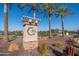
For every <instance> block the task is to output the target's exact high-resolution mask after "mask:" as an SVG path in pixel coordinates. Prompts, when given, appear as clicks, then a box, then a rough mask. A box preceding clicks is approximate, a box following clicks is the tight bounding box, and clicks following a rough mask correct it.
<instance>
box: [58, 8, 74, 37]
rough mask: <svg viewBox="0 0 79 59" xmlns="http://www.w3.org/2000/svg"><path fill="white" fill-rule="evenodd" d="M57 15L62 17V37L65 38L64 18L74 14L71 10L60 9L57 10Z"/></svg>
mask: <svg viewBox="0 0 79 59" xmlns="http://www.w3.org/2000/svg"><path fill="white" fill-rule="evenodd" d="M57 13H58V14H59V15H60V16H61V22H62V37H64V16H66V15H72V14H73V12H72V11H71V10H70V9H69V8H65V7H59V8H58V9H57Z"/></svg>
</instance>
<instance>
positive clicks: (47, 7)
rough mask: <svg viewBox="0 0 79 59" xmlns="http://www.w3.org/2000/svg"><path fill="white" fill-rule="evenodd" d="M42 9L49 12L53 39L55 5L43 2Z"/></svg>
mask: <svg viewBox="0 0 79 59" xmlns="http://www.w3.org/2000/svg"><path fill="white" fill-rule="evenodd" d="M41 7H42V8H41V9H43V10H44V11H46V12H47V13H48V18H49V19H48V21H49V23H48V24H49V39H51V16H52V15H54V12H55V5H54V4H51V3H50V4H49V3H46V4H41Z"/></svg>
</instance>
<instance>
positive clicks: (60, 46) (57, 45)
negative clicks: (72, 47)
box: [53, 42, 63, 48]
mask: <svg viewBox="0 0 79 59" xmlns="http://www.w3.org/2000/svg"><path fill="white" fill-rule="evenodd" d="M53 46H54V47H57V48H62V47H63V44H62V43H60V42H57V43H55V44H53Z"/></svg>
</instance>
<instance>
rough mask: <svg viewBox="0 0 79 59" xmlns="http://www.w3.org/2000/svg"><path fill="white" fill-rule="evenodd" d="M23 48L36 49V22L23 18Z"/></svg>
mask: <svg viewBox="0 0 79 59" xmlns="http://www.w3.org/2000/svg"><path fill="white" fill-rule="evenodd" d="M23 22H24V24H23V26H24V30H23V47H24V50H29V49H34V48H37V47H38V35H37V34H38V32H37V20H35V19H32V18H28V17H23Z"/></svg>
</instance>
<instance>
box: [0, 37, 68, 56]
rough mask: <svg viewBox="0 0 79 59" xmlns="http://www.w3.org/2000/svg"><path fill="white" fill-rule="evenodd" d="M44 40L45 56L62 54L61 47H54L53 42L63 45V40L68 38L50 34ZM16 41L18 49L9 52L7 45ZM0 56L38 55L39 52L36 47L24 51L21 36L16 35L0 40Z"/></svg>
mask: <svg viewBox="0 0 79 59" xmlns="http://www.w3.org/2000/svg"><path fill="white" fill-rule="evenodd" d="M45 39H46V40H45V41H47V45H48V52H47V54H46V56H63V52H62V51H63V49H64V47H62V48H57V47H54V46H53V44H54V43H56V42H60V43H62V45H63V46H65V44H66V43H65V41H66V40H67V39H68V37H65V38H63V39H62V37H60V36H52V38H51V39H48V37H45ZM13 42H14V43H17V44H18V46H19V50H18V51H15V52H9V51H8V47H9V45H10V44H11V43H13ZM0 56H39V53H38V51H37V49H33V50H28V51H24V49H23V46H22V38H20V37H18V38H17V39H16V40H14V41H11V42H7V41H6V40H0Z"/></svg>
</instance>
